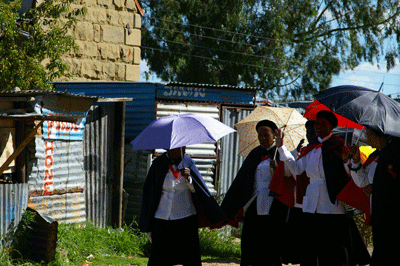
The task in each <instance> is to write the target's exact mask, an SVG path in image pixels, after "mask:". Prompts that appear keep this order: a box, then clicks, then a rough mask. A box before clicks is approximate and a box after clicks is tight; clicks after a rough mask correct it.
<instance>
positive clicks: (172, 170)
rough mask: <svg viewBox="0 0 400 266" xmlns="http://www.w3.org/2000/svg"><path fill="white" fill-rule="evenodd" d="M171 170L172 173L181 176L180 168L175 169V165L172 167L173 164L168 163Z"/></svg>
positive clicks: (176, 176)
mask: <svg viewBox="0 0 400 266" xmlns="http://www.w3.org/2000/svg"><path fill="white" fill-rule="evenodd" d="M168 167H169V170H171V172H172V174H173V175H174V177H175V178H178V177H179V169H176V170H175V169H174V167H172V164H169V165H168Z"/></svg>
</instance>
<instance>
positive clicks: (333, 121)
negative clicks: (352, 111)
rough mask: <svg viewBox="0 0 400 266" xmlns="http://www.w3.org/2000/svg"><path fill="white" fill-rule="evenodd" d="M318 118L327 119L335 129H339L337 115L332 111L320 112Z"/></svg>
mask: <svg viewBox="0 0 400 266" xmlns="http://www.w3.org/2000/svg"><path fill="white" fill-rule="evenodd" d="M318 117H322V118H325V119H326V120H328V122H329V123H330V124H331V125H332V126H333V127H337V125H338V120H337V118H336V116H335V114H334V113H332V112H331V111H325V110H322V111H319V112H318V113H317V118H318Z"/></svg>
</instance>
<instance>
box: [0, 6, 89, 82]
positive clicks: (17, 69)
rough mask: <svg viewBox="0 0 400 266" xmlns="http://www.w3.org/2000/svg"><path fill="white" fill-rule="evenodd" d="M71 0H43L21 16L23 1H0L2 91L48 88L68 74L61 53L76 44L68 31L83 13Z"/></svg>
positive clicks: (0, 73) (0, 76)
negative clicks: (55, 80)
mask: <svg viewBox="0 0 400 266" xmlns="http://www.w3.org/2000/svg"><path fill="white" fill-rule="evenodd" d="M72 2H73V0H59V1H55V0H44V1H43V2H41V3H40V4H38V5H37V6H36V7H34V8H31V9H30V10H29V11H27V12H25V13H23V14H22V15H20V14H19V13H18V10H20V8H21V0H14V1H13V0H9V1H7V0H0V90H11V89H13V88H15V87H19V88H21V89H22V90H28V89H49V88H50V86H49V85H48V84H47V82H48V81H52V80H53V79H54V78H57V77H60V76H62V75H64V74H65V73H66V70H67V67H66V64H65V63H64V62H63V60H62V56H63V55H64V54H65V53H67V52H69V51H71V50H72V49H73V48H74V47H75V43H74V40H73V38H72V37H71V36H69V35H67V32H68V30H69V29H70V28H71V27H72V26H73V23H74V22H75V21H76V16H77V15H80V14H81V13H83V12H84V9H76V10H71V7H70V6H71V3H72ZM45 59H46V61H44V60H45ZM43 62H46V63H43Z"/></svg>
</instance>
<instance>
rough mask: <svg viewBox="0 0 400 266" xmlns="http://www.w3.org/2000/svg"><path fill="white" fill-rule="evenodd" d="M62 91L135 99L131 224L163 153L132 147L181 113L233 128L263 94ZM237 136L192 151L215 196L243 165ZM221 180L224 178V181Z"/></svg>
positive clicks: (77, 87)
mask: <svg viewBox="0 0 400 266" xmlns="http://www.w3.org/2000/svg"><path fill="white" fill-rule="evenodd" d="M54 86H55V88H56V90H58V91H68V92H70V93H76V94H83V95H87V96H102V97H108V98H112V97H132V98H133V101H131V102H127V105H126V122H125V123H126V127H125V140H126V141H125V174H124V189H125V190H126V191H127V192H128V194H129V201H128V207H127V213H126V217H125V221H126V222H127V223H130V222H131V221H132V220H133V218H134V217H135V216H137V215H138V214H139V212H140V206H141V197H142V186H143V182H144V179H145V177H146V173H147V170H148V168H149V167H150V164H151V161H152V160H153V158H154V157H155V156H158V155H159V154H160V153H161V152H163V150H155V151H132V149H131V146H130V142H131V141H132V140H133V139H134V138H135V137H136V136H137V135H138V134H139V133H140V132H141V131H142V130H143V129H144V128H145V127H146V126H147V125H148V124H149V123H150V122H151V121H153V120H154V119H155V118H158V117H162V116H166V115H170V114H176V113H199V114H203V115H208V116H211V117H213V118H216V119H218V120H220V121H222V122H223V123H225V124H227V125H229V126H231V127H233V125H234V124H235V123H237V122H238V121H240V120H241V119H242V118H244V117H245V116H246V115H248V114H249V113H250V111H251V110H253V109H254V107H255V100H256V99H255V97H256V93H257V90H259V88H250V87H235V86H227V85H208V84H186V83H168V84H161V83H140V82H139V83H137V82H59V83H58V82H56V83H54ZM237 141H238V139H237V134H236V133H235V134H230V135H229V136H227V137H224V138H223V139H222V141H220V143H219V145H218V144H215V143H210V144H199V145H191V146H188V147H187V149H186V152H187V153H188V154H189V155H190V156H191V157H192V158H193V159H194V160H195V161H196V164H197V166H198V168H199V170H200V172H201V174H202V175H203V177H204V179H205V180H206V183H207V185H208V187H209V189H210V191H212V192H213V193H214V194H216V195H219V194H223V193H225V192H226V190H227V188H229V186H230V184H231V182H232V179H233V178H234V176H235V174H236V172H237V171H238V169H239V167H240V165H241V164H242V162H243V158H241V157H238V156H237V150H236V149H237V145H236V144H237ZM220 177H221V178H220Z"/></svg>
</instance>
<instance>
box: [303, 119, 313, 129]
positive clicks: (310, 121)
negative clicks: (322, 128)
mask: <svg viewBox="0 0 400 266" xmlns="http://www.w3.org/2000/svg"><path fill="white" fill-rule="evenodd" d="M314 124H315V121H314V120H308V121H307V122H306V125H305V126H306V128H308V127H314Z"/></svg>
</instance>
